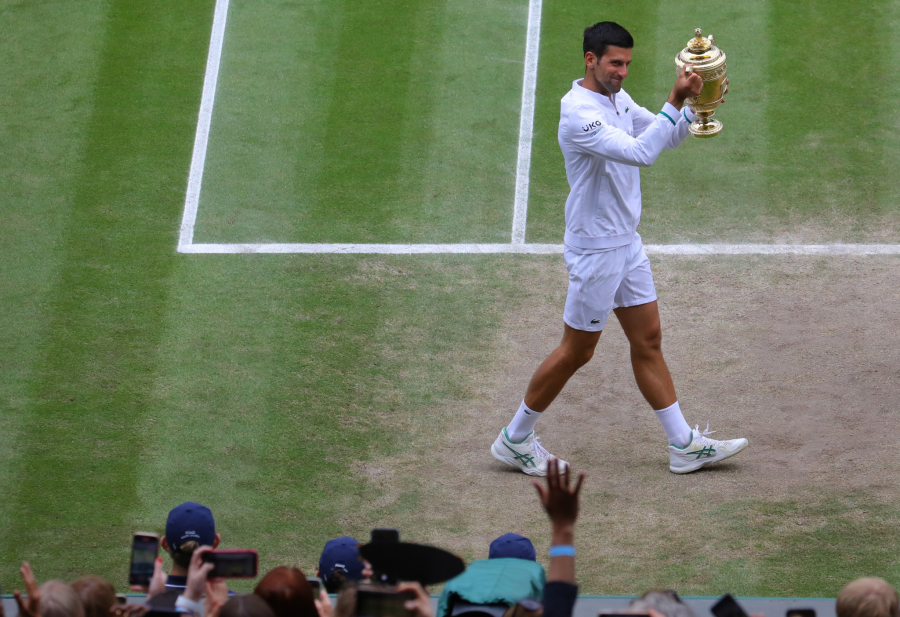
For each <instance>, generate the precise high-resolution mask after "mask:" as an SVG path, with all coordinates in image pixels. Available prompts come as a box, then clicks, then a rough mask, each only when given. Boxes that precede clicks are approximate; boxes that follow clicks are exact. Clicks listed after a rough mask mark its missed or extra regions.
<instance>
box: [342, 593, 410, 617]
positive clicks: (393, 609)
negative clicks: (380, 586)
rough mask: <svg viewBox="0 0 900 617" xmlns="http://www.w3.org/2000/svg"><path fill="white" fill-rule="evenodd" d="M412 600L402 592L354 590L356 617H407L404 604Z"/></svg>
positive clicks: (407, 594)
mask: <svg viewBox="0 0 900 617" xmlns="http://www.w3.org/2000/svg"><path fill="white" fill-rule="evenodd" d="M411 599H413V596H412V595H411V594H409V593H406V592H402V591H372V590H367V589H357V590H356V612H355V615H356V617H409V615H410V614H411V611H409V610H408V609H407V608H406V606H405V604H406V601H407V600H411Z"/></svg>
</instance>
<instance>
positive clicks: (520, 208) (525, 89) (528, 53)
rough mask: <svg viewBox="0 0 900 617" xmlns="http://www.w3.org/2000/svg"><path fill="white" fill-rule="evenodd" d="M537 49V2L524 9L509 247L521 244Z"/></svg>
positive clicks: (525, 208)
mask: <svg viewBox="0 0 900 617" xmlns="http://www.w3.org/2000/svg"><path fill="white" fill-rule="evenodd" d="M540 48H541V0H531V2H530V3H529V5H528V36H527V37H526V39H525V71H524V73H523V76H522V111H521V112H520V114H519V156H518V160H517V162H516V201H515V205H514V206H513V227H512V243H513V244H525V223H526V221H527V219H528V181H529V174H530V173H531V139H532V136H533V131H534V97H535V91H536V89H537V67H538V56H539V54H540Z"/></svg>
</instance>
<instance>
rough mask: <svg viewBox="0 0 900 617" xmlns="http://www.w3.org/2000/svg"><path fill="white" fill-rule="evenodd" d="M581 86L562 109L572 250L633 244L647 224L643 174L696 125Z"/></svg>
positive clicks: (671, 112)
mask: <svg viewBox="0 0 900 617" xmlns="http://www.w3.org/2000/svg"><path fill="white" fill-rule="evenodd" d="M582 81H583V80H581V79H578V80H576V81H574V82H573V83H572V89H571V90H570V91H569V92H568V94H566V95H565V96H564V97H563V98H562V101H561V104H560V114H559V116H560V117H559V147H560V148H561V149H562V153H563V157H564V158H565V163H566V177H567V178H568V180H569V187H570V189H571V190H570V192H569V198H568V199H567V200H566V236H565V243H566V244H567V245H569V246H571V247H574V248H576V249H581V250H588V251H594V250H605V249H610V248H616V247H620V246H625V245H627V244H629V243H631V241H632V239H633V238H634V235H635V233H636V230H637V226H638V223H640V222H641V178H640V174H639V169H638V168H639V167H648V166H650V165H652V164H653V162H654V161H656V157H658V156H659V154H660V152H662V151H663V150H664V149H670V148H676V147H678V145H679V144H681V142H682V141H684V139H685V138H686V137H687V136H688V134H689V131H688V126H689V124H690V122H692V121H693V120H694V119H695V118H694V115H693V114H692V113H691V112H690V110H688V109H687V107H685V109H684V111H678V110H677V109H675V107H674V106H672V105H671V104H669V103H666V104H665V105H664V106H663V109H662V111H661V112H660V113H659V114H656V115H654V114H653V113H651V112H650V111H648V110H646V109H644V108H643V107H641V106H640V105H637V104H635V102H634V101H633V100H632V98H631V97H630V96H629V95H628V93H627V92H625V90H620V91H619V93H618V94H613V95H612V96H611V97H606V96H603V95H602V94H599V93H597V92H593V91H591V90H588V89H587V88H584V87H582V85H581V82H582Z"/></svg>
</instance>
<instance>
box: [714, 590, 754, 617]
mask: <svg viewBox="0 0 900 617" xmlns="http://www.w3.org/2000/svg"><path fill="white" fill-rule="evenodd" d="M709 610H710V612H712V614H713V615H715V616H716V617H747V613H745V612H744V609H742V608H741V605H740V604H738V603H737V600H735V599H734V597H733V596H732V595H731V594H730V593H726V594H725V595H724V596H722V597H721V598H719V601H718V602H716V603H715V604H713V605H712V607H710V609H709Z"/></svg>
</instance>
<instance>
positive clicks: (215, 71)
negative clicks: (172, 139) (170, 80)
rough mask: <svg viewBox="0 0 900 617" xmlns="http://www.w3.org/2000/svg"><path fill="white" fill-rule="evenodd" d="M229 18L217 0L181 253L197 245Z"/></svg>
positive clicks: (222, 2) (224, 1) (223, 1)
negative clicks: (199, 211) (202, 185)
mask: <svg viewBox="0 0 900 617" xmlns="http://www.w3.org/2000/svg"><path fill="white" fill-rule="evenodd" d="M227 17H228V0H216V11H215V15H214V17H213V27H212V35H210V38H209V55H208V56H207V58H206V73H205V75H204V77H203V95H202V96H201V97H200V115H199V117H198V118H197V133H196V135H194V153H193V155H191V171H190V173H189V174H188V186H187V195H186V196H185V198H184V215H183V216H182V218H181V234H179V236H178V252H180V253H186V252H189V251H186V250H184V249H186V248H188V247H190V246H191V245H192V244H193V242H194V224H195V223H196V222H197V206H198V204H199V203H200V186H201V184H202V183H203V167H204V165H205V164H206V145H207V143H208V142H209V125H210V122H211V121H212V112H213V103H215V100H216V83H217V82H218V81H219V61H220V60H221V59H222V43H223V41H224V40H225V20H226V19H227Z"/></svg>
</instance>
